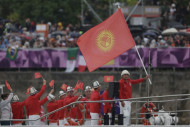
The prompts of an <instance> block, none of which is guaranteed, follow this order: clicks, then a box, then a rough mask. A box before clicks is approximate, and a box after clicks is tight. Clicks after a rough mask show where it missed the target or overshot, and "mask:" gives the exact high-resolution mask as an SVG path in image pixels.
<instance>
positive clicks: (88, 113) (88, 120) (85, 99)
mask: <svg viewBox="0 0 190 127" xmlns="http://www.w3.org/2000/svg"><path fill="white" fill-rule="evenodd" d="M81 101H89V100H88V99H87V98H86V97H85V98H82V99H81ZM84 105H85V119H86V121H85V123H84V125H90V119H91V116H90V103H84Z"/></svg>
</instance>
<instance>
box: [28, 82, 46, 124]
mask: <svg viewBox="0 0 190 127" xmlns="http://www.w3.org/2000/svg"><path fill="white" fill-rule="evenodd" d="M45 88H46V80H43V86H42V88H41V90H40V92H39V93H38V91H37V90H36V89H35V88H34V87H31V88H30V96H29V97H28V98H27V99H26V100H25V109H26V113H27V116H28V119H30V120H34V119H37V118H40V109H41V107H40V106H41V105H40V102H39V100H40V97H41V96H42V94H43V93H44V91H45ZM40 123H41V121H40V119H39V120H37V121H29V123H28V124H29V125H40Z"/></svg>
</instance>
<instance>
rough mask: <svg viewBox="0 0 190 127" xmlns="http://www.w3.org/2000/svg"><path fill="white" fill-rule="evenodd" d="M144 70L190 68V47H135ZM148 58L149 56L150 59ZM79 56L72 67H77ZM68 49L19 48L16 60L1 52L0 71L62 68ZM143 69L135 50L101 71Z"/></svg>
mask: <svg viewBox="0 0 190 127" xmlns="http://www.w3.org/2000/svg"><path fill="white" fill-rule="evenodd" d="M138 50H139V53H140V55H141V57H142V60H143V62H144V64H145V66H146V67H147V66H148V64H149V60H150V63H151V65H152V67H153V68H157V67H159V68H165V67H175V68H189V67H190V48H138ZM149 56H150V57H149ZM78 58H79V53H78V56H77V59H76V65H75V67H78ZM66 62H67V49H18V56H17V58H16V60H14V61H13V60H11V59H9V58H7V57H6V51H5V50H0V68H65V67H66ZM107 67H113V68H120V67H121V68H123V67H134V68H136V67H142V64H141V62H140V59H139V57H138V55H137V52H136V50H135V48H133V49H130V50H128V51H127V52H125V53H123V54H122V55H120V56H118V57H116V58H115V59H114V60H112V61H110V62H109V63H107V64H106V65H104V66H102V67H101V68H107Z"/></svg>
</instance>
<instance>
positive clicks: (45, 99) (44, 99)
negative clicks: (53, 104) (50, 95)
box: [39, 97, 48, 105]
mask: <svg viewBox="0 0 190 127" xmlns="http://www.w3.org/2000/svg"><path fill="white" fill-rule="evenodd" d="M47 101H48V99H47V97H45V98H43V99H42V100H40V101H39V102H40V105H43V104H45V103H46V102H47Z"/></svg>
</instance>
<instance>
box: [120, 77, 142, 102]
mask: <svg viewBox="0 0 190 127" xmlns="http://www.w3.org/2000/svg"><path fill="white" fill-rule="evenodd" d="M141 82H144V78H141V79H137V80H131V79H127V81H125V80H124V79H121V80H119V99H129V98H131V97H132V85H133V84H138V83H141Z"/></svg>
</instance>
